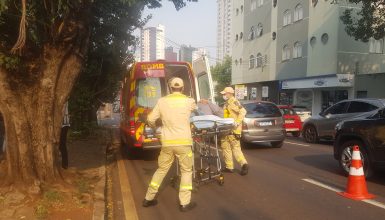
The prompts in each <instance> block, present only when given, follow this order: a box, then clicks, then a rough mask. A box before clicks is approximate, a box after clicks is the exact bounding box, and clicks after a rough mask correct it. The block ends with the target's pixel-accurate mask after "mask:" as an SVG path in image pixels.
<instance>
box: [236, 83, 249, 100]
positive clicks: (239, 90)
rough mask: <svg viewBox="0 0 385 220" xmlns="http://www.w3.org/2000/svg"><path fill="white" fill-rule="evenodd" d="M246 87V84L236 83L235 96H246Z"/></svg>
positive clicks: (241, 98)
mask: <svg viewBox="0 0 385 220" xmlns="http://www.w3.org/2000/svg"><path fill="white" fill-rule="evenodd" d="M245 89H246V87H245V85H235V97H236V98H237V99H240V100H243V99H244V98H245ZM246 94H247V92H246Z"/></svg>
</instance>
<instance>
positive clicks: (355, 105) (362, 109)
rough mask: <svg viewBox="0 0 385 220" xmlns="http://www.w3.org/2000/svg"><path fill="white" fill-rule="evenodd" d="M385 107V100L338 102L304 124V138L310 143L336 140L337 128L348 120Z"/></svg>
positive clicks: (370, 113)
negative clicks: (323, 139)
mask: <svg viewBox="0 0 385 220" xmlns="http://www.w3.org/2000/svg"><path fill="white" fill-rule="evenodd" d="M384 106H385V99H351V100H344V101H341V102H338V103H337V104H335V105H333V106H331V107H329V108H328V109H326V110H325V111H323V112H321V113H319V115H317V116H312V117H311V118H309V119H307V120H306V121H305V122H304V124H303V129H302V136H303V137H304V138H305V140H306V142H308V143H316V142H318V141H319V139H320V138H325V139H334V135H335V134H334V132H335V126H336V125H337V124H338V123H339V122H341V121H345V120H348V119H353V118H356V117H361V116H365V115H372V114H373V113H374V112H376V111H377V110H378V109H379V108H383V107H384Z"/></svg>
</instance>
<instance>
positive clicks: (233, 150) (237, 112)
mask: <svg viewBox="0 0 385 220" xmlns="http://www.w3.org/2000/svg"><path fill="white" fill-rule="evenodd" d="M221 94H222V95H223V99H224V100H226V103H225V105H224V107H223V110H224V117H225V118H233V119H234V122H235V126H234V130H233V133H232V134H229V135H226V136H224V137H223V138H222V139H221V147H222V150H223V157H224V159H225V165H226V168H225V169H224V170H223V171H224V172H228V173H232V172H233V170H234V163H233V155H234V157H235V159H236V161H237V162H238V163H239V164H240V165H241V167H242V169H241V175H242V176H244V175H246V174H247V173H248V171H249V165H248V164H247V161H246V159H245V156H244V155H243V153H242V150H241V143H240V139H241V133H242V121H243V119H244V118H245V115H246V109H245V108H243V106H242V105H241V104H240V103H239V101H238V100H237V99H236V98H235V97H234V89H233V88H231V87H226V88H225V89H224V90H223V91H222V92H221Z"/></svg>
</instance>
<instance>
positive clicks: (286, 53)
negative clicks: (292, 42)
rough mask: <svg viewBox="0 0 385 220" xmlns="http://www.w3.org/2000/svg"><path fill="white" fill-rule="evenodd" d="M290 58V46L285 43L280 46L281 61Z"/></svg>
mask: <svg viewBox="0 0 385 220" xmlns="http://www.w3.org/2000/svg"><path fill="white" fill-rule="evenodd" d="M289 59H290V47H289V45H287V44H286V45H285V46H283V48H282V61H285V60H289Z"/></svg>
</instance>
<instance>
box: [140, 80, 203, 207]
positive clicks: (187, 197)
mask: <svg viewBox="0 0 385 220" xmlns="http://www.w3.org/2000/svg"><path fill="white" fill-rule="evenodd" d="M183 85H184V84H183V80H182V79H180V78H177V77H175V78H172V79H171V80H170V81H169V87H170V91H171V94H170V95H168V96H165V97H163V98H160V99H159V100H158V102H157V104H156V105H155V107H154V109H153V110H152V112H151V113H150V114H149V115H148V117H147V123H148V124H149V125H150V126H152V127H155V124H156V121H157V120H158V119H160V120H161V122H162V136H161V143H162V148H161V151H160V155H159V157H158V169H157V170H156V172H155V173H154V176H153V177H152V180H151V182H150V185H149V187H148V190H147V194H146V197H145V199H144V200H143V204H142V205H143V206H144V207H149V206H154V205H156V204H157V200H156V198H155V196H156V194H157V193H158V190H159V187H160V185H161V184H162V182H163V179H164V177H165V176H166V175H167V173H168V171H169V169H170V167H171V165H172V164H173V162H174V160H175V158H176V159H178V162H179V168H180V173H181V181H180V187H179V201H180V206H179V209H180V211H182V212H185V211H189V210H191V209H193V208H195V206H196V203H195V202H191V190H192V165H193V152H192V137H191V129H190V115H191V113H192V111H195V110H196V108H197V106H196V103H195V101H194V99H192V98H189V97H187V96H185V95H183V94H182V91H183Z"/></svg>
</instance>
